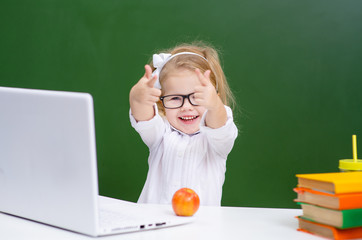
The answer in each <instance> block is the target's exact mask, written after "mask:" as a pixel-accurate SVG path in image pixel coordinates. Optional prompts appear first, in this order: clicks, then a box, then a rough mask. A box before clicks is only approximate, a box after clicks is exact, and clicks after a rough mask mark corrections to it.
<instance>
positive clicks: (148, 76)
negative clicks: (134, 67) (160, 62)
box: [145, 64, 152, 79]
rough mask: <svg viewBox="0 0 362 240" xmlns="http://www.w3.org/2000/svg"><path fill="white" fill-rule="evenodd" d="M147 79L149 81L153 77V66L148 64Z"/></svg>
mask: <svg viewBox="0 0 362 240" xmlns="http://www.w3.org/2000/svg"><path fill="white" fill-rule="evenodd" d="M145 77H146V78H147V79H151V77H152V69H151V66H150V65H148V64H146V65H145Z"/></svg>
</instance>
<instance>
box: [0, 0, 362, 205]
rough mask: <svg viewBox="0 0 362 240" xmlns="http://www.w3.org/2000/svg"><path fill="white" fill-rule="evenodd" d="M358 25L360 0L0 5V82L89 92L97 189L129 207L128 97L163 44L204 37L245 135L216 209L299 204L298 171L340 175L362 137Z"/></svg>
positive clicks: (140, 159) (131, 134) (133, 171)
mask: <svg viewBox="0 0 362 240" xmlns="http://www.w3.org/2000/svg"><path fill="white" fill-rule="evenodd" d="M361 23H362V1H359V0H348V1H340V0H306V1H299V0H274V1H270V0H226V1H218V0H207V1H205V0H201V1H191V0H183V1H166V0H162V1H161V0H154V1H140V0H107V1H104V0H33V1H28V0H18V1H14V0H2V1H1V3H0V31H1V32H0V33H1V37H0V85H1V86H9V87H23V88H37V89H51V90H65V91H79V92H89V93H91V94H92V95H93V98H94V106H95V120H96V134H97V156H98V163H99V184H100V186H99V187H100V193H101V194H103V195H106V196H111V197H116V198H121V199H125V200H130V201H136V200H137V199H138V196H139V194H140V192H141V190H142V187H143V184H144V181H145V179H146V174H147V157H148V149H147V147H146V146H145V145H144V144H143V142H142V140H141V139H140V137H139V136H138V134H137V133H136V132H135V131H134V130H133V129H132V127H131V125H130V123H129V118H128V112H129V103H128V94H129V90H130V88H131V87H132V86H133V85H134V84H135V83H136V82H137V81H138V79H139V78H140V77H141V76H142V75H143V66H144V64H146V63H147V62H148V61H149V60H150V58H151V55H152V54H153V53H154V52H156V51H157V50H158V49H164V48H169V47H172V46H174V45H175V44H177V43H180V42H190V41H193V40H203V41H206V42H209V43H211V44H213V45H214V46H215V47H217V48H218V49H219V50H220V53H221V58H222V62H223V66H224V70H225V74H226V76H227V78H228V80H229V82H230V85H231V87H232V89H233V91H234V93H235V95H236V98H237V108H236V109H235V111H234V113H235V120H236V122H237V125H238V127H239V130H240V133H239V137H238V139H237V140H236V142H235V146H234V149H233V151H232V152H231V154H230V155H229V158H228V163H227V173H226V181H225V184H224V190H223V201H222V204H223V205H229V206H254V207H288V208H289V207H290V208H294V207H297V206H296V205H295V204H294V203H293V198H294V197H295V193H294V192H293V190H292V189H293V187H295V186H296V178H295V174H296V173H313V172H334V171H338V160H339V159H343V158H351V157H352V145H351V135H352V134H357V138H358V137H360V139H361V141H362V98H361V89H362V44H361V43H362V24H361ZM0 117H1V113H0ZM361 141H360V142H361ZM358 146H359V149H361V151H362V144H358ZM0 154H1V153H0Z"/></svg>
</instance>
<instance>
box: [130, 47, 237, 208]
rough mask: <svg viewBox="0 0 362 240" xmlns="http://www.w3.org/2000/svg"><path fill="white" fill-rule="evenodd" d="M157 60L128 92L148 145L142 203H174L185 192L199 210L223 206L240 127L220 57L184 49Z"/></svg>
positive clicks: (205, 49)
mask: <svg viewBox="0 0 362 240" xmlns="http://www.w3.org/2000/svg"><path fill="white" fill-rule="evenodd" d="M166 52H168V53H167V54H164V53H161V54H155V55H153V61H152V63H151V64H150V65H151V66H150V65H146V66H145V74H144V76H143V77H142V78H141V79H140V80H139V82H138V83H137V84H136V85H134V86H133V88H132V89H131V91H130V106H131V109H130V119H131V124H132V126H133V127H134V128H135V130H136V131H137V132H138V133H139V134H140V135H141V138H142V140H143V141H144V143H145V144H146V145H147V146H148V148H149V151H150V155H149V158H148V165H149V171H148V175H147V180H146V183H145V185H144V187H143V190H142V193H141V195H140V197H139V200H138V202H139V203H159V204H169V203H171V200H172V196H173V194H174V193H175V192H176V191H177V190H178V189H180V188H182V187H188V188H191V189H193V190H194V191H196V193H197V194H198V195H199V197H200V203H201V205H214V206H220V204H221V196H222V186H223V184H224V179H225V171H226V159H227V156H228V154H229V153H230V151H231V149H232V147H233V145H234V141H235V138H236V137H237V133H238V131H237V128H236V126H235V124H234V122H233V116H232V111H231V109H230V107H228V106H227V105H228V104H230V101H233V97H232V94H231V91H230V89H229V86H228V84H227V81H226V78H225V75H224V73H223V70H222V68H221V66H220V62H219V58H218V54H217V52H216V51H215V50H214V49H213V48H211V47H209V46H206V45H202V44H194V45H192V44H191V45H186V44H184V45H180V46H177V47H175V48H173V49H170V50H168V51H166Z"/></svg>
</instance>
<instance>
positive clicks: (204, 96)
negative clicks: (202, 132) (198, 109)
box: [194, 69, 227, 128]
mask: <svg viewBox="0 0 362 240" xmlns="http://www.w3.org/2000/svg"><path fill="white" fill-rule="evenodd" d="M195 73H196V75H197V77H198V78H199V80H200V83H201V86H197V87H195V94H194V96H195V100H196V103H197V104H198V105H200V106H203V107H205V108H206V109H207V110H208V112H207V114H206V117H205V124H206V126H208V127H210V128H219V127H222V126H224V125H225V123H226V120H227V114H226V110H225V107H224V104H223V102H222V101H221V99H220V97H219V96H218V94H217V92H216V89H215V87H214V85H212V83H211V81H210V70H207V71H206V72H205V73H204V74H202V73H201V72H200V70H199V69H196V70H195Z"/></svg>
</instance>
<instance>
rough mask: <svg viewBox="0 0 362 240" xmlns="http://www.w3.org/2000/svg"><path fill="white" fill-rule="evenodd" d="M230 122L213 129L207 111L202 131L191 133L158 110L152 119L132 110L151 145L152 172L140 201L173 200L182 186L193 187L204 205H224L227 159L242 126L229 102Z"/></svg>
mask: <svg viewBox="0 0 362 240" xmlns="http://www.w3.org/2000/svg"><path fill="white" fill-rule="evenodd" d="M225 108H226V112H227V121H226V124H225V125H224V126H222V127H220V128H217V129H212V128H209V127H206V126H205V116H206V114H207V111H206V112H205V113H204V115H203V117H202V119H201V124H200V131H199V132H197V133H195V134H192V135H188V134H185V133H183V132H180V131H178V130H177V129H175V128H173V127H172V126H171V125H170V123H169V122H168V121H167V119H166V118H163V117H161V116H160V115H159V114H158V110H157V106H156V105H155V112H156V114H155V117H154V118H152V119H151V120H149V121H139V122H137V121H136V120H135V119H134V117H133V116H132V113H131V111H130V120H131V124H132V126H133V127H134V128H135V130H136V131H137V132H138V133H139V134H140V136H141V138H142V140H143V142H144V143H145V144H146V145H147V146H148V148H149V151H150V155H149V157H148V166H149V170H148V174H147V179H146V183H145V185H144V187H143V190H142V193H141V195H140V197H139V199H138V202H139V203H156V204H170V203H171V201H172V197H173V194H174V193H175V192H176V191H177V190H178V189H180V188H183V187H187V188H191V189H193V190H194V191H195V192H196V193H197V194H198V195H199V197H200V204H201V205H213V206H220V205H221V196H222V186H223V184H224V180H225V171H226V159H227V156H228V154H229V153H230V151H231V149H232V148H233V145H234V141H235V139H236V137H237V135H238V130H237V128H236V126H235V124H234V121H233V116H232V111H231V109H230V108H229V107H228V106H225Z"/></svg>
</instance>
